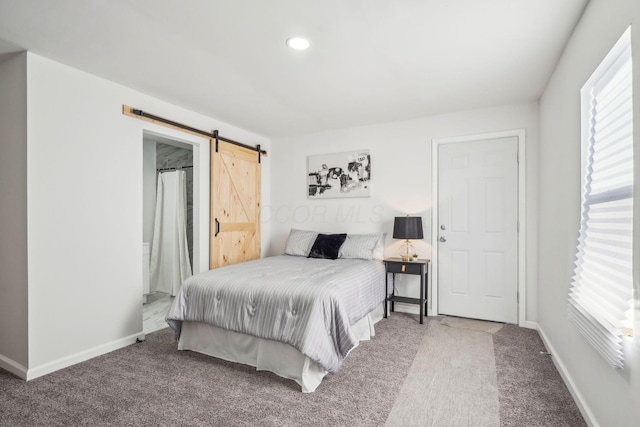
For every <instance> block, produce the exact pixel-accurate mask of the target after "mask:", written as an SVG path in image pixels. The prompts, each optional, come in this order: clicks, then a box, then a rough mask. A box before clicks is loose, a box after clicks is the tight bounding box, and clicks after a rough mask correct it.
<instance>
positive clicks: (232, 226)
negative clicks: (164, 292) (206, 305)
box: [209, 140, 260, 268]
mask: <svg viewBox="0 0 640 427" xmlns="http://www.w3.org/2000/svg"><path fill="white" fill-rule="evenodd" d="M216 145H217V149H216ZM210 230H211V238H210V255H209V257H210V258H209V268H217V267H222V266H225V265H230V264H237V263H240V262H244V261H250V260H252V259H257V258H260V160H259V155H258V153H257V152H256V151H253V150H249V149H246V148H243V147H239V146H237V145H233V144H230V143H228V142H224V141H221V140H218V141H216V140H212V146H211V229H210Z"/></svg>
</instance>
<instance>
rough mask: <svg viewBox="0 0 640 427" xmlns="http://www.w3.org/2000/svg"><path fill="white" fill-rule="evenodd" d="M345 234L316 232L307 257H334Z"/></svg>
mask: <svg viewBox="0 0 640 427" xmlns="http://www.w3.org/2000/svg"><path fill="white" fill-rule="evenodd" d="M346 239H347V234H346V233H344V234H318V237H316V241H315V242H313V246H312V247H311V252H309V256H308V257H307V258H325V259H336V258H338V253H339V251H340V246H342V244H343V243H344V241H345V240H346Z"/></svg>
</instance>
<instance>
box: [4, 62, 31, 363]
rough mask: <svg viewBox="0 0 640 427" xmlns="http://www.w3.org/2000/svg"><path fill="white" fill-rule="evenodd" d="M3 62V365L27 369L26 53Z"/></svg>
mask: <svg viewBox="0 0 640 427" xmlns="http://www.w3.org/2000/svg"><path fill="white" fill-rule="evenodd" d="M4 59H5V60H4V61H3V62H0V325H4V326H2V327H0V367H3V368H5V369H6V370H8V371H10V372H13V373H14V374H16V375H23V374H24V372H25V371H26V367H27V366H28V345H27V344H28V341H27V313H28V307H27V295H28V292H27V291H28V288H27V73H26V71H27V55H26V54H18V55H14V56H12V57H10V58H4Z"/></svg>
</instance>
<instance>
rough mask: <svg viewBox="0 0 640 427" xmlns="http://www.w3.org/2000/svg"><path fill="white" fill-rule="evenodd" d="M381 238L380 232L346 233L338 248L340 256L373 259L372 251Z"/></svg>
mask: <svg viewBox="0 0 640 427" xmlns="http://www.w3.org/2000/svg"><path fill="white" fill-rule="evenodd" d="M381 238H382V233H374V234H347V239H346V240H345V241H344V243H343V244H342V247H341V248H340V258H357V259H374V252H375V249H376V248H377V246H378V242H379V241H380V240H381ZM376 259H377V258H376Z"/></svg>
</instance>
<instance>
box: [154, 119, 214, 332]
mask: <svg viewBox="0 0 640 427" xmlns="http://www.w3.org/2000/svg"><path fill="white" fill-rule="evenodd" d="M198 139H199V138H198ZM206 142H207V144H201V145H203V146H204V145H207V146H208V141H206ZM201 148H202V147H200V146H199V144H197V143H194V142H193V141H188V140H184V139H180V138H176V137H172V136H168V135H162V134H157V133H154V132H150V131H145V132H144V133H143V209H142V212H143V220H142V224H143V227H142V242H143V243H142V245H143V260H142V269H143V290H142V293H143V298H142V300H143V313H142V314H143V316H142V318H143V332H144V333H145V334H147V333H151V332H154V331H156V330H159V329H163V328H165V327H167V324H166V322H165V321H164V316H165V314H166V312H167V310H168V309H169V306H170V305H171V303H172V302H173V299H174V297H175V295H176V294H177V292H179V289H180V287H181V286H182V282H183V281H184V280H185V279H186V278H188V277H189V276H191V275H192V274H193V273H195V272H199V271H200V265H201V262H200V260H201V257H202V254H201V244H200V243H201V240H202V239H201V237H200V236H201V231H202V227H201V224H200V220H199V219H200V218H202V215H201V212H200V211H201V208H202V203H203V200H201V197H200V194H201V192H200V187H201V185H200V183H201V182H203V180H202V172H203V171H202V169H203V168H202V167H201V165H202V163H201V162H200V160H201V158H202V157H203V156H201V154H202V153H201V151H202V150H201ZM206 151H207V153H206V157H204V158H205V159H206V158H207V157H208V149H207V150H206ZM206 172H207V174H208V167H207V168H206ZM204 182H206V180H205V181H204ZM204 203H206V204H208V200H206V201H204ZM207 232H208V231H207ZM207 255H208V254H207Z"/></svg>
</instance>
